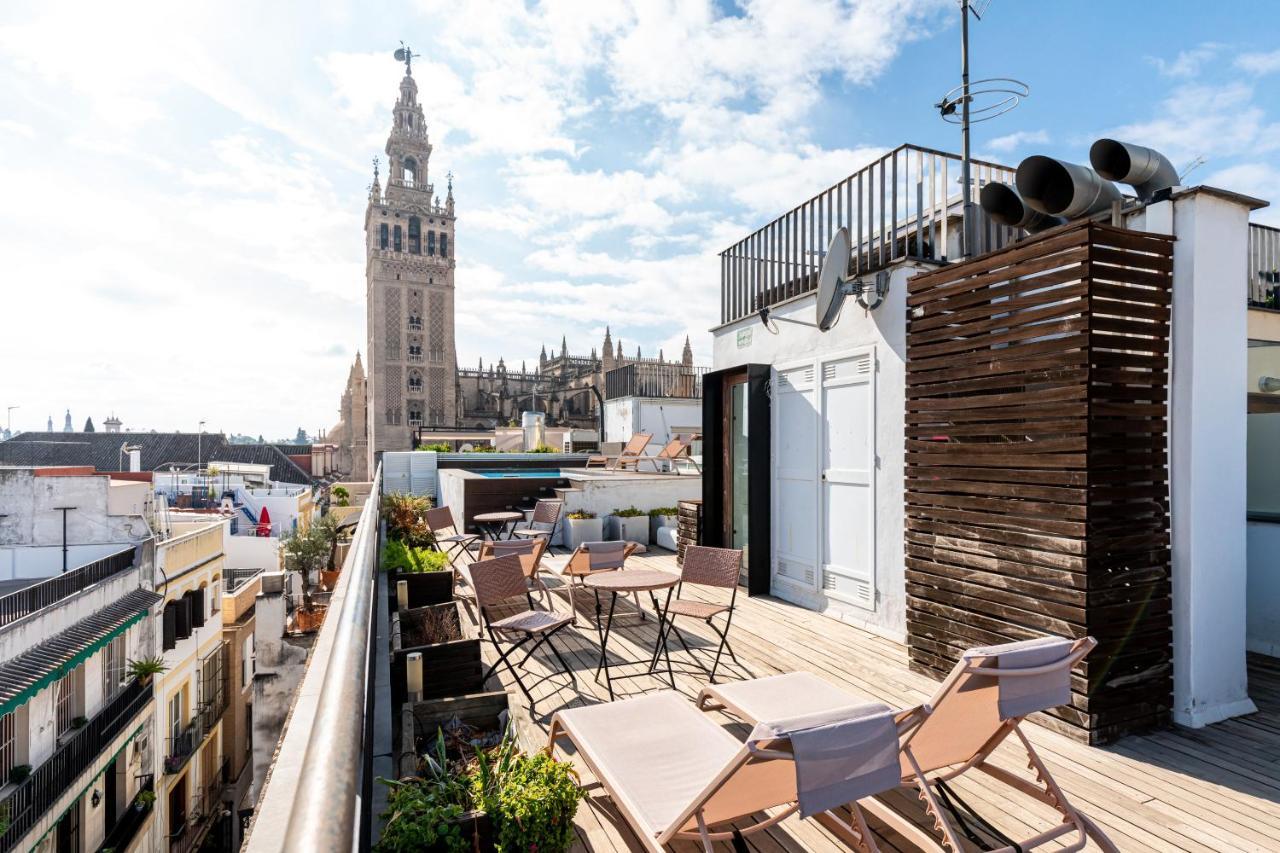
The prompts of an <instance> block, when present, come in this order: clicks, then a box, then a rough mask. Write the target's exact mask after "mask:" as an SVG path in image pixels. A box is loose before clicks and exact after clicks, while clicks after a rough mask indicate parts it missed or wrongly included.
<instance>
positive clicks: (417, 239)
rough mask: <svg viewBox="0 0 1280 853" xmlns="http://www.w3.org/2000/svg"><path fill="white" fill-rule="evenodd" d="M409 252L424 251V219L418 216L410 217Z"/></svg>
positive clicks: (416, 253) (413, 253) (415, 253)
mask: <svg viewBox="0 0 1280 853" xmlns="http://www.w3.org/2000/svg"><path fill="white" fill-rule="evenodd" d="M409 253H410V254H412V255H418V254H421V253H422V220H421V219H419V218H418V217H416V216H410V217H409Z"/></svg>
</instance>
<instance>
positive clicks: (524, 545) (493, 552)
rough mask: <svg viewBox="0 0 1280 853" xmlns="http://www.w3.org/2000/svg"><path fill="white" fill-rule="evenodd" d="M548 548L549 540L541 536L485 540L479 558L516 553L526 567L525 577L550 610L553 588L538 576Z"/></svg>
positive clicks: (523, 566) (485, 558) (489, 558)
mask: <svg viewBox="0 0 1280 853" xmlns="http://www.w3.org/2000/svg"><path fill="white" fill-rule="evenodd" d="M546 550H547V540H546V539H545V538H543V537H541V536H539V537H535V538H533V539H514V540H512V539H501V540H498V541H484V542H481V543H480V555H479V559H481V560H492V559H493V558H494V557H505V556H507V555H508V554H514V555H515V556H516V557H518V558H519V559H520V565H521V567H522V568H523V569H524V577H525V580H526V581H528V583H529V588H530V589H536V590H537V591H538V593H539V596H540V597H541V599H542V604H543V606H544V607H546V608H547V609H548V610H550V609H551V590H550V589H548V588H547V585H546V583H545V582H543V580H542V578H540V577H539V576H538V572H540V571H542V555H543V554H544V553H546Z"/></svg>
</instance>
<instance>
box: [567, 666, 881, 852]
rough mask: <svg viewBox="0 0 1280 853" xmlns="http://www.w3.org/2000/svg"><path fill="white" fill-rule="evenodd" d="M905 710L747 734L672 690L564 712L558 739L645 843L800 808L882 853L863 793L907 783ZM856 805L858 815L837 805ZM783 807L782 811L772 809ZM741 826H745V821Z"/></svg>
mask: <svg viewBox="0 0 1280 853" xmlns="http://www.w3.org/2000/svg"><path fill="white" fill-rule="evenodd" d="M899 736H900V732H899V730H898V727H897V726H895V725H894V722H893V713H892V711H891V710H890V709H889V708H888V707H887V706H885V705H880V704H877V703H866V702H860V703H858V704H857V705H854V706H852V707H845V708H841V709H837V710H835V711H833V712H829V713H827V714H819V715H812V716H808V717H794V716H789V717H788V718H786V719H779V720H775V721H769V722H762V723H760V724H759V725H757V726H756V728H755V730H754V731H752V733H751V736H750V737H749V738H748V739H747V740H746V742H742V741H739V740H738V739H737V738H735V737H733V736H732V735H731V734H729V733H728V732H727V731H725V730H724V729H723V728H721V727H720V726H719V725H716V723H714V722H713V721H712V720H711V719H710V718H709V717H708V716H707V715H705V714H701V713H699V712H698V711H697V709H695V708H694V706H693V705H691V704H690V703H689V702H688V700H686V699H685V698H684V697H682V696H680V695H679V694H678V693H676V692H674V691H662V692H659V693H651V694H649V695H647V696H640V697H637V698H634V699H626V700H622V701H618V702H611V703H608V704H603V705H591V706H588V707H585V708H573V709H570V710H566V711H559V712H557V713H556V714H555V716H553V717H552V719H551V729H550V732H549V740H548V744H547V751H548V753H550V754H552V755H553V756H554V750H555V746H556V743H557V741H560V740H568V741H570V742H572V743H573V745H574V747H575V748H576V760H578V761H580V762H582V763H583V764H585V765H586V766H587V767H588V768H589V769H590V771H591V773H592V774H593V775H594V776H595V778H596V779H597V781H598V782H599V783H600V785H601V787H603V788H604V790H605V791H606V792H607V793H608V795H609V797H610V798H611V799H612V800H613V802H614V804H615V805H616V806H617V808H618V810H619V812H621V814H622V816H623V818H624V819H625V820H626V821H627V823H628V824H630V826H631V828H632V829H633V830H634V831H635V834H636V836H637V837H638V838H639V840H640V843H641V844H642V845H643V847H644V849H645V850H648V851H652V853H658V851H662V850H664V848H665V845H667V844H671V843H673V842H676V841H681V840H685V841H698V842H701V846H702V849H703V850H704V851H711V850H712V849H713V848H712V844H713V843H714V842H717V841H731V842H733V844H734V848H735V849H740V850H745V849H746V845H745V842H744V841H743V837H744V836H749V835H752V834H754V833H757V832H760V831H762V830H765V829H768V828H769V827H770V826H773V825H775V824H777V823H778V822H779V821H781V820H784V819H785V818H787V817H789V816H790V815H792V814H795V813H797V812H798V813H799V814H800V815H801V817H813V818H815V819H816V820H817V821H818V822H819V823H821V824H822V825H823V826H824V827H826V828H827V829H828V830H830V831H831V832H832V833H833V834H834V835H836V837H837V838H840V839H841V840H842V841H844V842H845V843H846V844H848V845H849V847H850V848H852V849H854V850H861V851H868V853H871V851H875V850H876V849H877V848H876V845H875V841H874V839H873V838H872V836H871V833H870V831H869V830H868V828H867V825H866V822H865V821H864V820H863V818H862V813H861V811H860V810H859V808H858V805H857V801H858V800H860V799H861V798H863V797H870V796H871V795H873V794H876V793H879V792H882V791H884V790H889V789H892V788H893V787H894V786H895V785H896V781H897V779H896V777H897V775H898V772H897V766H898V762H897V741H898V737H899ZM845 806H849V815H850V818H849V819H848V820H846V819H844V818H843V817H841V816H840V815H838V814H837V813H836V811H835V810H836V809H839V810H840V812H841V813H843V812H844V807H845ZM766 810H771V811H772V814H768V815H766V814H764V812H765V811H766ZM735 825H736V827H735Z"/></svg>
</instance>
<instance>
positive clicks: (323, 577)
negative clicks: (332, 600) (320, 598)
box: [320, 569, 341, 592]
mask: <svg viewBox="0 0 1280 853" xmlns="http://www.w3.org/2000/svg"><path fill="white" fill-rule="evenodd" d="M339 574H341V572H339V571H337V570H334V571H332V572H330V571H327V570H325V569H321V570H320V586H321V587H322V588H324V590H325V591H326V592H333V588H334V587H335V586H337V585H338V575H339Z"/></svg>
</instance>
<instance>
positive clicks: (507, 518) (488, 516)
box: [471, 512, 524, 541]
mask: <svg viewBox="0 0 1280 853" xmlns="http://www.w3.org/2000/svg"><path fill="white" fill-rule="evenodd" d="M471 520H472V521H474V522H475V523H476V526H477V527H479V528H480V530H481V532H482V533H487V534H489V538H490V539H493V540H495V541H497V540H500V539H502V538H503V537H502V534H503V533H505V532H506V530H507V525H508V524H511V525H514V524H515V523H517V522H519V521H523V520H524V513H523V512H482V513H480V514H479V515H476V516H472V518H471ZM512 529H515V528H514V527H513V528H512ZM507 538H508V539H510V538H511V537H510V536H508V537H507Z"/></svg>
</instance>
